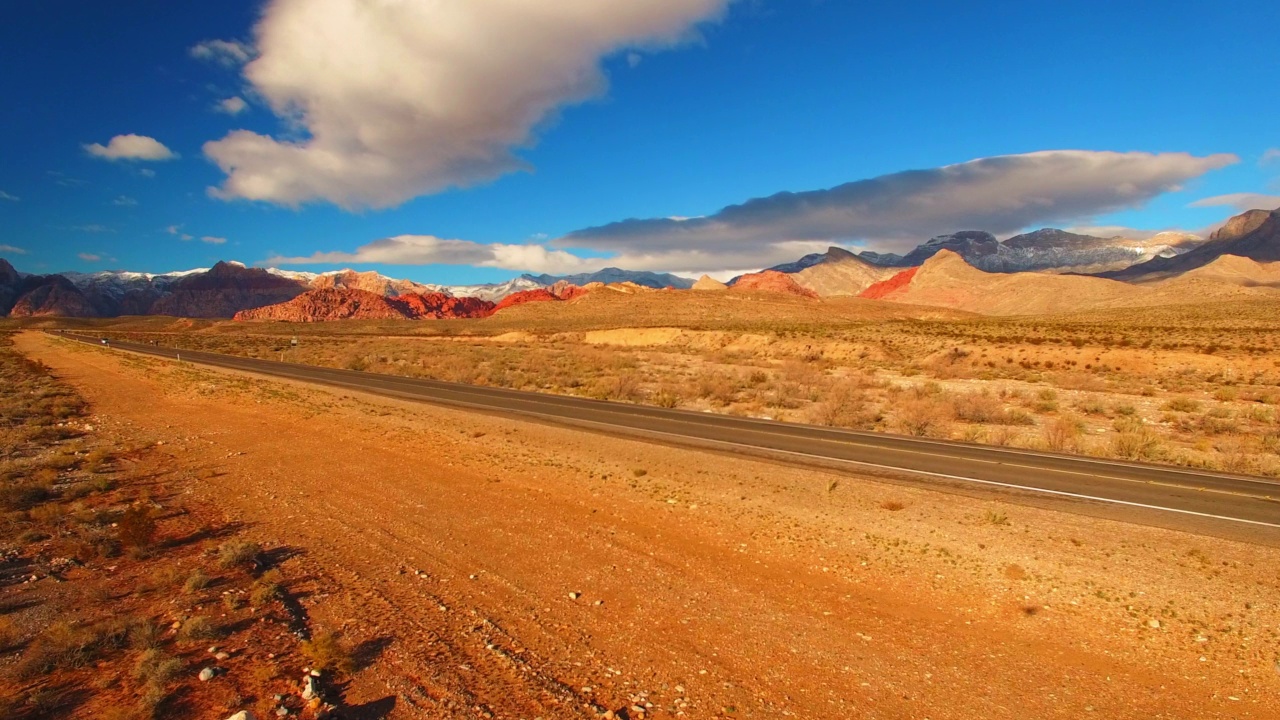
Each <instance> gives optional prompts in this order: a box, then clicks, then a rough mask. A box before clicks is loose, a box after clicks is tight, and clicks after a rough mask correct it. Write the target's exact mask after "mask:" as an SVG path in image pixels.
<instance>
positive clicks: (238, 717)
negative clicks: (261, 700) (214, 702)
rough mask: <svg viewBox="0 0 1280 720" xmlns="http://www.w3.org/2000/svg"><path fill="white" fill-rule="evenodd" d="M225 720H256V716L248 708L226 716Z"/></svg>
mask: <svg viewBox="0 0 1280 720" xmlns="http://www.w3.org/2000/svg"><path fill="white" fill-rule="evenodd" d="M227 720H258V718H257V716H255V715H254V714H253V713H252V712H249V711H248V710H241V711H240V712H238V713H236V714H235V715H232V716H231V717H229V718H227Z"/></svg>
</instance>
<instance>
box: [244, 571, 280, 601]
mask: <svg viewBox="0 0 1280 720" xmlns="http://www.w3.org/2000/svg"><path fill="white" fill-rule="evenodd" d="M283 579H284V578H283V577H282V576H281V575H280V571H279V570H268V571H267V572H265V573H263V574H262V577H260V578H258V579H257V580H255V581H254V583H253V586H252V587H250V588H249V604H250V605H252V606H254V607H261V606H263V605H266V604H267V603H269V602H271V601H273V600H279V599H280V598H282V597H284V586H283V584H282V583H283Z"/></svg>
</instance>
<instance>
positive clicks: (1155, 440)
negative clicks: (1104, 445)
mask: <svg viewBox="0 0 1280 720" xmlns="http://www.w3.org/2000/svg"><path fill="white" fill-rule="evenodd" d="M1110 451H1111V455H1112V456H1113V457H1118V458H1123V459H1125V460H1158V459H1160V458H1161V457H1162V456H1163V454H1164V445H1163V443H1161V441H1160V438H1159V437H1157V436H1156V435H1155V434H1154V433H1152V432H1151V431H1150V430H1149V429H1147V428H1146V427H1140V428H1138V429H1136V430H1127V431H1124V432H1120V433H1118V434H1117V435H1116V436H1115V437H1113V438H1112V439H1111V445H1110Z"/></svg>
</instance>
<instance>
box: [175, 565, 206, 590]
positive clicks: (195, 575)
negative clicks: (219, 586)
mask: <svg viewBox="0 0 1280 720" xmlns="http://www.w3.org/2000/svg"><path fill="white" fill-rule="evenodd" d="M211 582H213V580H212V579H211V578H210V577H209V576H208V575H205V574H204V571H203V570H201V569H200V568H196V569H195V571H193V572H192V573H191V574H190V575H188V576H187V581H186V582H185V583H183V584H182V587H183V589H184V590H186V591H187V592H189V593H194V592H199V591H201V590H203V589H205V588H207V587H209V583H211Z"/></svg>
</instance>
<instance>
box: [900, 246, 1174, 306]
mask: <svg viewBox="0 0 1280 720" xmlns="http://www.w3.org/2000/svg"><path fill="white" fill-rule="evenodd" d="M1149 294H1150V293H1149V291H1147V290H1145V289H1143V288H1139V287H1135V286H1132V285H1127V284H1125V283H1122V282H1118V281H1115V280H1103V279H1100V278H1091V277H1078V276H1071V275H1050V274H1045V273H1007V274H1002V273H987V272H983V271H981V270H978V269H977V268H974V267H973V266H971V265H969V264H968V263H966V262H965V261H964V259H963V258H961V257H960V256H959V255H957V254H956V253H954V252H951V251H950V250H943V251H941V252H939V253H938V254H937V255H934V256H933V257H932V258H929V259H928V260H927V261H925V263H924V264H923V265H921V266H920V269H919V270H918V271H917V272H916V273H915V275H914V277H912V278H911V281H910V282H909V283H907V284H906V285H905V286H903V287H901V288H897V289H895V290H893V291H892V292H888V293H886V294H884V295H883V296H882V297H883V299H885V300H891V301H895V302H905V303H911V304H914V305H935V306H941V307H946V308H953V309H956V310H966V311H969V312H975V313H982V314H985V315H1042V314H1049V313H1062V312H1072V311H1080V310H1087V309H1092V308H1100V307H1115V306H1117V305H1138V304H1143V303H1144V301H1146V300H1147V296H1148V295H1149Z"/></svg>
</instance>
